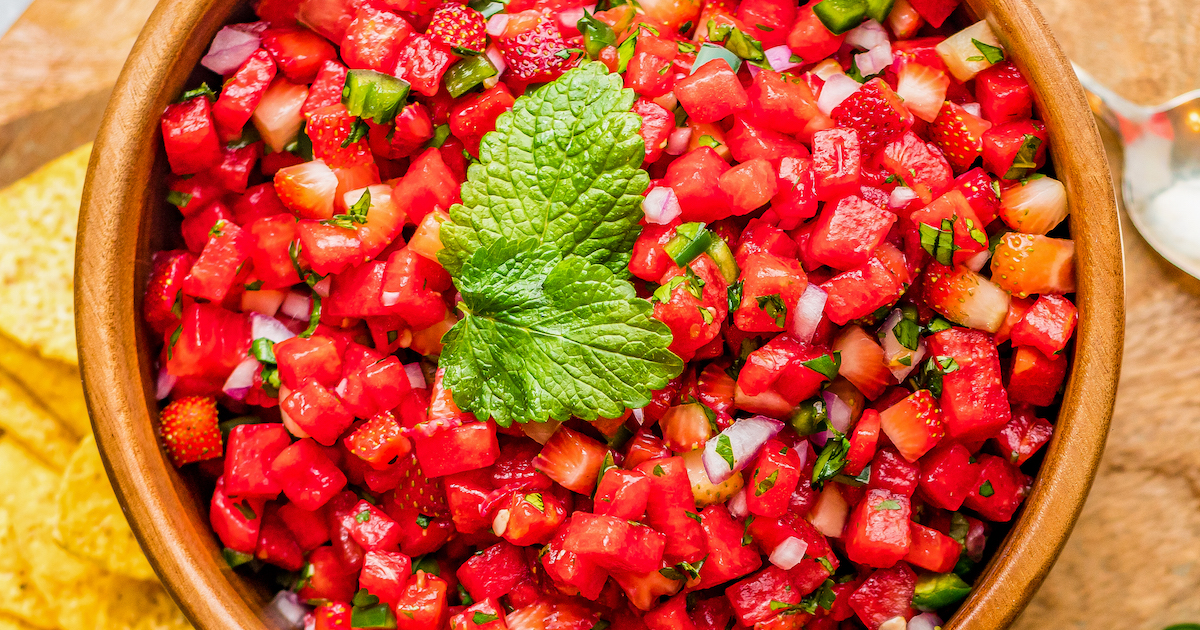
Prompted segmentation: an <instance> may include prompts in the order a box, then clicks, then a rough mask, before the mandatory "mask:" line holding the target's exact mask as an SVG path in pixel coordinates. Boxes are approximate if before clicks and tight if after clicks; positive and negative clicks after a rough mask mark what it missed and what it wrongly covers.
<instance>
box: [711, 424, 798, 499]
mask: <svg viewBox="0 0 1200 630" xmlns="http://www.w3.org/2000/svg"><path fill="white" fill-rule="evenodd" d="M782 429H783V423H782V422H780V421H778V420H776V419H774V418H768V417H766V416H754V417H752V418H744V419H742V420H738V421H737V422H734V423H733V424H732V425H730V426H729V428H727V429H725V430H724V431H722V432H720V433H719V434H717V437H715V438H713V439H711V440H709V441H708V443H707V444H705V445H704V455H703V457H702V459H701V461H703V462H704V472H706V473H708V479H709V481H712V482H713V483H714V484H717V483H724V482H725V480H726V479H729V478H730V477H731V476H732V475H733V473H735V472H737V471H739V470H741V469H743V468H745V467H746V465H747V464H749V463H750V460H752V459H754V456H755V455H757V454H758V451H760V450H762V447H763V445H764V444H766V443H767V440H769V439H771V438H773V437H775V435H776V434H777V433H779V432H780V431H781V430H782Z"/></svg>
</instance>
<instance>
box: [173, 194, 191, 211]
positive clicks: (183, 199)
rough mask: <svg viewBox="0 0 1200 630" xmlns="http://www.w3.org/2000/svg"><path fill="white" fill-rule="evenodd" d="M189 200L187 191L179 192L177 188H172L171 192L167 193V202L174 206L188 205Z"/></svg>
mask: <svg viewBox="0 0 1200 630" xmlns="http://www.w3.org/2000/svg"><path fill="white" fill-rule="evenodd" d="M191 200H192V196H191V195H189V194H188V193H182V192H179V191H178V190H172V191H171V192H169V193H167V203H169V204H171V205H172V206H175V207H176V208H182V207H184V206H186V205H188V202H189V201H191Z"/></svg>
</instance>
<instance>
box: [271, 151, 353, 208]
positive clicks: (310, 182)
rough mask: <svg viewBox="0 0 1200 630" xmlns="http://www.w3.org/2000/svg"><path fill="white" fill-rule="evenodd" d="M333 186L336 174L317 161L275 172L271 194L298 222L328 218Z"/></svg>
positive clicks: (333, 190) (331, 203)
mask: <svg viewBox="0 0 1200 630" xmlns="http://www.w3.org/2000/svg"><path fill="white" fill-rule="evenodd" d="M337 186H338V180H337V175H335V174H334V173H333V170H332V169H330V168H329V166H328V165H327V164H325V163H324V162H322V161H320V160H313V161H311V162H304V163H302V164H297V165H295V166H289V167H287V168H282V169H280V170H279V171H278V172H276V173H275V192H276V194H278V195H279V200H280V201H282V202H283V205H284V206H286V207H287V209H288V210H290V211H291V212H292V213H294V214H295V215H296V216H297V217H300V218H302V219H318V220H324V219H330V218H332V217H333V198H334V195H335V193H336V192H337Z"/></svg>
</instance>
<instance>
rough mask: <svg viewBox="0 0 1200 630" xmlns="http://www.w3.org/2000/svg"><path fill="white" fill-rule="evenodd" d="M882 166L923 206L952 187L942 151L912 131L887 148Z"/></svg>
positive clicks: (883, 153)
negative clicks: (909, 190)
mask: <svg viewBox="0 0 1200 630" xmlns="http://www.w3.org/2000/svg"><path fill="white" fill-rule="evenodd" d="M880 163H881V164H882V165H883V166H884V167H885V168H887V169H888V170H889V171H891V172H892V174H893V175H894V176H895V177H897V178H899V180H900V181H901V182H902V185H904V186H908V187H909V188H911V189H912V191H913V192H915V193H917V197H918V198H920V200H921V202H922V203H929V202H930V201H932V200H933V199H934V198H936V197H938V196H940V195H942V194H943V193H945V192H946V191H947V190H949V189H950V187H951V186H952V182H951V177H952V176H953V173H952V172H951V171H950V164H949V163H948V162H946V158H945V157H943V156H942V153H941V151H939V150H937V149H936V147H934V146H932V145H930V144H929V143H927V142H925V141H924V140H922V139H921V138H920V137H919V136H917V134H915V133H913V132H911V131H910V132H907V133H905V134H904V135H903V136H901V137H900V138H899V139H897V140H895V141H893V142H892V143H890V144H888V145H887V146H885V147H884V148H883V151H882V152H881V153H880ZM984 225H986V223H985V224H984Z"/></svg>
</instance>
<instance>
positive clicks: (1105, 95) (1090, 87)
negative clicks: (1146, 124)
mask: <svg viewBox="0 0 1200 630" xmlns="http://www.w3.org/2000/svg"><path fill="white" fill-rule="evenodd" d="M1071 67H1072V68H1074V69H1075V76H1077V77H1078V78H1079V83H1080V84H1082V85H1083V90H1084V92H1086V93H1087V100H1088V106H1089V107H1091V109H1092V113H1094V114H1095V115H1096V116H1097V117H1098V118H1099V119H1100V120H1102V121H1104V123H1105V124H1106V125H1108V126H1109V128H1111V129H1112V130H1113V131H1115V132H1117V133H1118V134H1119V135H1121V136H1124V133H1123V127H1124V125H1123V124H1122V122H1124V123H1126V124H1128V123H1135V124H1139V123H1142V122H1143V121H1144V120H1145V119H1146V117H1147V116H1146V111H1145V108H1143V107H1141V106H1139V105H1136V104H1134V103H1131V102H1129V101H1128V100H1126V99H1125V98H1124V97H1122V96H1120V95H1119V94H1117V93H1116V92H1113V91H1112V90H1110V89H1108V88H1107V87H1105V86H1104V85H1103V84H1101V83H1100V82H1099V81H1097V80H1096V78H1095V77H1093V76H1092V75H1090V74H1088V72H1087V71H1086V70H1084V69H1083V68H1081V67H1079V66H1078V65H1077V64H1075V63H1072V64H1071Z"/></svg>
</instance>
